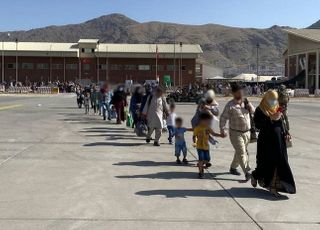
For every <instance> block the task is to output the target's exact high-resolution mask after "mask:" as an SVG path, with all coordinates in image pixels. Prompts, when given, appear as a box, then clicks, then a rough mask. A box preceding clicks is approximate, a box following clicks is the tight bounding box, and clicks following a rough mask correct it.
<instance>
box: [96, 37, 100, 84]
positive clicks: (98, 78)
mask: <svg viewBox="0 0 320 230" xmlns="http://www.w3.org/2000/svg"><path fill="white" fill-rule="evenodd" d="M99 48H100V41H98V52H97V55H96V56H97V85H99V82H100V59H99V55H100V53H99V51H100V49H99Z"/></svg>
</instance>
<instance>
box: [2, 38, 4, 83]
mask: <svg viewBox="0 0 320 230" xmlns="http://www.w3.org/2000/svg"><path fill="white" fill-rule="evenodd" d="M1 82H2V83H4V40H2V61H1Z"/></svg>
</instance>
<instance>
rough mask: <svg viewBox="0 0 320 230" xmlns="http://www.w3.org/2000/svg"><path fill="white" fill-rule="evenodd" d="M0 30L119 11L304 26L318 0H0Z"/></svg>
mask: <svg viewBox="0 0 320 230" xmlns="http://www.w3.org/2000/svg"><path fill="white" fill-rule="evenodd" d="M0 4H1V6H0V31H9V30H20V29H32V28H38V27H43V26H47V25H63V24H70V23H79V22H83V21H86V20H89V19H92V18H95V17H98V16H101V15H105V14H110V13H122V14H125V15H126V16H128V17H131V18H133V19H135V20H137V21H140V22H146V21H166V22H177V23H185V24H197V25H198V24H205V23H216V24H223V25H229V26H238V27H257V28H266V27H270V26H272V25H275V24H277V25H289V26H292V27H298V28H302V27H307V26H309V25H310V24H312V23H314V22H315V21H317V20H319V19H320V13H319V9H320V0H304V1H303V0H260V1H259V0H198V1H194V0H1V3H0Z"/></svg>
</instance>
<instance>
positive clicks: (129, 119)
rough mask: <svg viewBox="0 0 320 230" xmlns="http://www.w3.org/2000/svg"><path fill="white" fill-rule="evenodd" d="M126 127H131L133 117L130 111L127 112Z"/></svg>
mask: <svg viewBox="0 0 320 230" xmlns="http://www.w3.org/2000/svg"><path fill="white" fill-rule="evenodd" d="M126 125H127V127H128V128H132V127H133V118H132V116H131V114H130V113H127V123H126Z"/></svg>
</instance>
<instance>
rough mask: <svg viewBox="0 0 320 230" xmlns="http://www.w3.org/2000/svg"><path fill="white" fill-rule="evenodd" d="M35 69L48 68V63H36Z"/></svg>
mask: <svg viewBox="0 0 320 230" xmlns="http://www.w3.org/2000/svg"><path fill="white" fill-rule="evenodd" d="M37 69H49V64H48V63H38V64H37Z"/></svg>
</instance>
